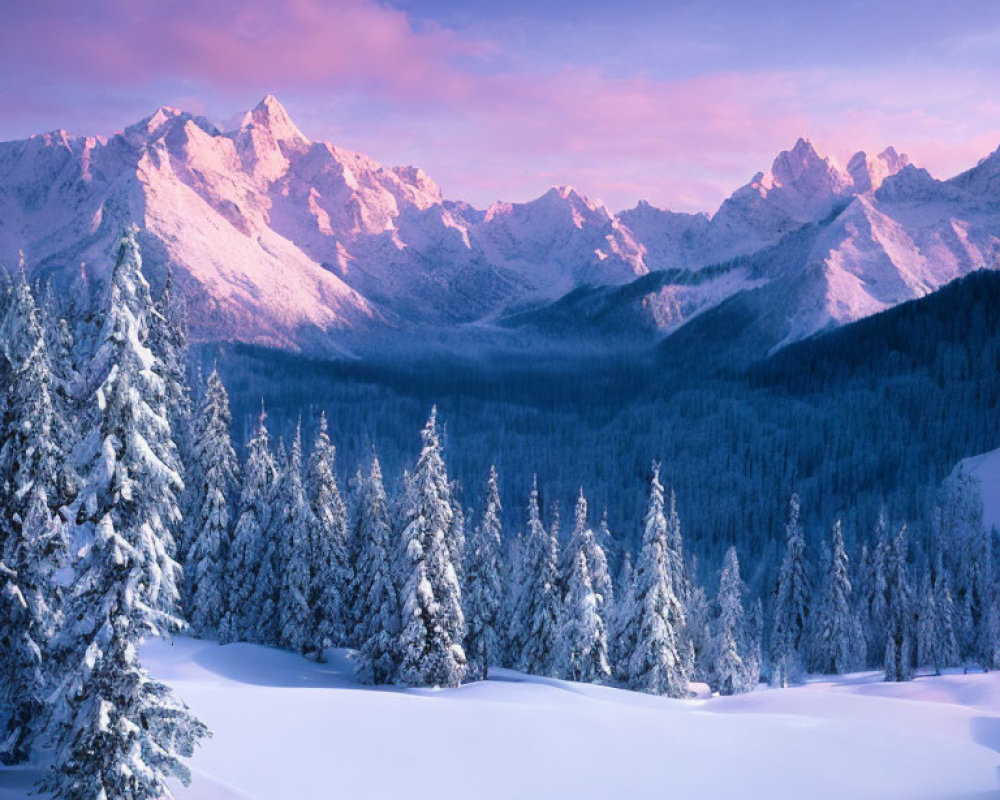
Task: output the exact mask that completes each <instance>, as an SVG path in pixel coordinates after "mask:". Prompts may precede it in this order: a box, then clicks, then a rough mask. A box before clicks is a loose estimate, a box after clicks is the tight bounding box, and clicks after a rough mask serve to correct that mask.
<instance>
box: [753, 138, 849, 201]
mask: <svg viewBox="0 0 1000 800" xmlns="http://www.w3.org/2000/svg"><path fill="white" fill-rule="evenodd" d="M768 178H770V181H769V182H770V183H771V184H772V185H774V186H783V187H789V188H791V187H793V188H795V189H797V190H798V191H800V192H802V193H804V194H815V193H817V192H833V193H840V192H843V191H844V190H845V189H846V188H847V186H848V184H849V179H848V177H847V176H846V175H845V174H844V173H843V172H842V171H841V170H840V167H838V166H837V164H836V163H835V162H834V161H833V159H831V158H830V157H828V156H821V155H820V154H819V153H818V152H816V148H815V147H813V143H812V142H811V141H810V140H809V139H802V138H800V139H799V140H798V141H797V142H796V143H795V146H794V147H793V148H792V149H791V150H782V151H781V152H780V153H778V156H777V158H775V159H774V163H773V164H772V165H771V173H770V176H764V178H763V180H764V181H768Z"/></svg>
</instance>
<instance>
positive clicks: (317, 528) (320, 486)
mask: <svg viewBox="0 0 1000 800" xmlns="http://www.w3.org/2000/svg"><path fill="white" fill-rule="evenodd" d="M334 457H335V450H334V447H333V444H332V443H331V442H330V436H329V434H328V433H327V422H326V414H325V413H323V414H321V415H320V419H319V433H318V434H317V435H316V443H315V445H314V446H313V451H312V455H311V456H310V458H309V473H308V476H307V478H306V495H307V497H308V498H309V507H310V509H311V511H312V515H311V518H310V521H311V525H310V529H309V538H310V547H309V549H310V552H311V559H310V568H311V571H310V576H309V582H310V586H309V605H310V607H311V608H312V614H313V617H314V619H313V630H314V632H315V636H316V639H317V641H316V642H314V644H313V648H312V649H314V650H315V651H316V652H317V654H319V653H322V648H323V647H324V646H326V647H329V646H331V645H336V646H338V647H339V646H343V645H345V644H347V642H348V639H349V638H350V637H349V630H350V628H351V627H352V625H353V619H352V615H351V611H350V607H349V594H350V592H351V582H352V580H353V574H352V571H351V564H350V563H349V556H348V537H347V507H346V506H345V504H344V500H343V498H342V497H341V494H340V488H339V487H338V486H337V479H336V477H335V475H334ZM364 544H365V542H364V539H363V538H362V539H361V546H364ZM359 599H360V598H359Z"/></svg>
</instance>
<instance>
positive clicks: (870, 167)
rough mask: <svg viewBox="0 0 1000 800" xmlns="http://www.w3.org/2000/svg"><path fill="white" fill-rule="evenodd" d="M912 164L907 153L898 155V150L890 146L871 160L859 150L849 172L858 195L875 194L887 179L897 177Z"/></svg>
mask: <svg viewBox="0 0 1000 800" xmlns="http://www.w3.org/2000/svg"><path fill="white" fill-rule="evenodd" d="M909 163H910V158H909V156H907V155H906V153H897V152H896V148H895V147H893V146H892V145H889V146H888V147H887V148H885V150H883V151H882V152H881V153H879V154H878V155H877V156H875V158H873V159H869V158H868V154H867V153H865V151H864V150H859V151H858V152H857V153H855V154H854V155H853V156H851V160H850V161H849V162H848V164H847V172H848V174H849V175H850V176H851V180H852V181H854V191H856V192H857V193H858V194H865V193H866V192H874V191H875V190H877V189H878V188H879V187H880V186H881V185H882V183H883V182H884V181H885V179H886V178H888V177H890V176H892V175H895V174H896V173H897V172H899V171H900V170H901V169H903V167H905V166H906V165H907V164H909Z"/></svg>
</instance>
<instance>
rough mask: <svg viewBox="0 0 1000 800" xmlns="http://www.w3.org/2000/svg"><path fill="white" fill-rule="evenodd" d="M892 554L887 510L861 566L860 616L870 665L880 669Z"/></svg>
mask: <svg viewBox="0 0 1000 800" xmlns="http://www.w3.org/2000/svg"><path fill="white" fill-rule="evenodd" d="M888 553H889V526H888V524H887V522H886V515H885V508H884V507H883V508H882V509H881V510H880V511H879V516H878V523H877V525H876V527H875V545H874V547H873V548H872V549H871V550H870V551H869V550H868V549H867V548H864V549H863V550H862V555H861V564H860V567H859V571H858V574H859V582H860V587H859V591H858V617H859V618H860V621H861V627H862V630H863V631H864V635H865V649H866V651H867V653H868V658H867V661H868V665H869V666H876V665H877V663H878V659H879V658H880V657H881V656H882V655H883V654H884V653H885V637H886V632H885V621H886V613H887V608H886V596H885V592H886V558H887V555H888Z"/></svg>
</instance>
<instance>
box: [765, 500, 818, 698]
mask: <svg viewBox="0 0 1000 800" xmlns="http://www.w3.org/2000/svg"><path fill="white" fill-rule="evenodd" d="M785 534H786V548H785V556H784V559H783V560H782V562H781V569H780V571H779V573H778V591H777V597H776V599H775V607H774V628H773V629H772V632H771V663H772V666H773V680H774V682H775V683H776V684H777V685H778V686H787V685H788V682H789V681H790V680H796V679H797V678H798V675H799V673H800V671H801V668H802V644H803V638H804V635H805V631H806V626H807V624H808V609H809V577H808V572H807V567H806V560H805V546H806V543H805V539H804V537H803V535H802V528H801V526H800V525H799V496H798V495H797V494H793V495H792V499H791V501H790V502H789V510H788V525H787V526H786V528H785Z"/></svg>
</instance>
